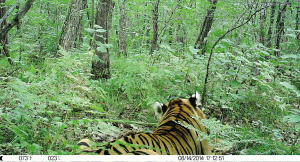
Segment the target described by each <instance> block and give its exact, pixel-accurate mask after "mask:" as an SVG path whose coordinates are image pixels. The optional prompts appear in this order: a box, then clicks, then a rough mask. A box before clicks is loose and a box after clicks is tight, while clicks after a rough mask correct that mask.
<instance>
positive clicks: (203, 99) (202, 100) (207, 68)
mask: <svg viewBox="0 0 300 162" xmlns="http://www.w3.org/2000/svg"><path fill="white" fill-rule="evenodd" d="M267 7H269V6H265V7H263V8H260V9H258V10H256V11H255V12H254V13H253V14H252V15H250V16H249V18H248V20H247V21H246V22H244V23H242V24H240V25H238V26H236V27H233V28H231V29H230V30H228V31H227V32H225V33H224V34H223V35H222V36H221V37H219V38H218V40H217V41H216V42H215V43H214V45H213V46H212V48H211V51H210V55H209V58H208V61H207V66H206V76H205V81H204V88H203V93H202V99H201V102H202V105H205V97H206V89H207V81H208V74H209V65H210V62H211V58H212V55H213V51H214V48H215V47H216V45H217V44H218V43H219V41H220V40H221V39H223V38H224V37H225V36H226V35H227V34H228V33H230V32H232V31H233V30H235V29H237V28H239V27H241V26H243V25H245V24H247V23H248V22H249V21H250V20H251V19H252V17H253V16H254V15H255V14H256V13H257V12H259V11H261V10H263V9H265V8H267ZM243 15H244V14H243ZM239 20H240V18H239V19H238V21H239ZM235 24H237V23H235Z"/></svg>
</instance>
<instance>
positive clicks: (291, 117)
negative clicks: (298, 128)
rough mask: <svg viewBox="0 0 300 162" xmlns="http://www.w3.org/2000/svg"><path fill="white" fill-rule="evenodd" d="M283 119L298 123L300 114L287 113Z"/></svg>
mask: <svg viewBox="0 0 300 162" xmlns="http://www.w3.org/2000/svg"><path fill="white" fill-rule="evenodd" d="M284 119H285V120H287V121H288V122H290V123H298V122H300V115H287V116H285V117H284Z"/></svg>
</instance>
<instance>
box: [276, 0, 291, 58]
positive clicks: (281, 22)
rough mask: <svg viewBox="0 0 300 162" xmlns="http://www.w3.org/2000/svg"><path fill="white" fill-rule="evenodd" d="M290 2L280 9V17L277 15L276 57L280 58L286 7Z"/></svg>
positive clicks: (286, 2)
mask: <svg viewBox="0 0 300 162" xmlns="http://www.w3.org/2000/svg"><path fill="white" fill-rule="evenodd" d="M288 3H289V0H287V1H285V4H284V5H283V7H282V8H280V7H279V11H278V15H277V21H276V39H275V48H276V50H274V55H275V56H279V54H280V42H281V36H282V34H283V31H284V20H283V18H284V14H285V11H286V6H287V5H288Z"/></svg>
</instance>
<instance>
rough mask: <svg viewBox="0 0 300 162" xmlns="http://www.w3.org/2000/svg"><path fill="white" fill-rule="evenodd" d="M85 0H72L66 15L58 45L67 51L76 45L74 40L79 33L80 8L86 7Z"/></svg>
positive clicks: (81, 13) (81, 14)
mask: <svg viewBox="0 0 300 162" xmlns="http://www.w3.org/2000/svg"><path fill="white" fill-rule="evenodd" d="M86 4H87V0H72V1H71V2H70V6H69V11H68V15H67V17H66V20H65V23H64V26H63V28H62V32H61V37H60V40H59V45H60V46H61V47H62V48H64V49H66V50H67V51H69V50H71V49H73V48H75V47H76V41H77V38H78V36H79V34H80V29H81V19H82V16H83V12H82V10H84V9H85V8H86Z"/></svg>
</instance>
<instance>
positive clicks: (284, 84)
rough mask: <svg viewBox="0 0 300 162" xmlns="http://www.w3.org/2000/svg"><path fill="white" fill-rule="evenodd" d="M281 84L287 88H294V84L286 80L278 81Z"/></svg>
mask: <svg viewBox="0 0 300 162" xmlns="http://www.w3.org/2000/svg"><path fill="white" fill-rule="evenodd" d="M280 84H281V85H283V86H284V87H285V88H288V89H295V86H293V85H291V84H289V83H287V82H280Z"/></svg>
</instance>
